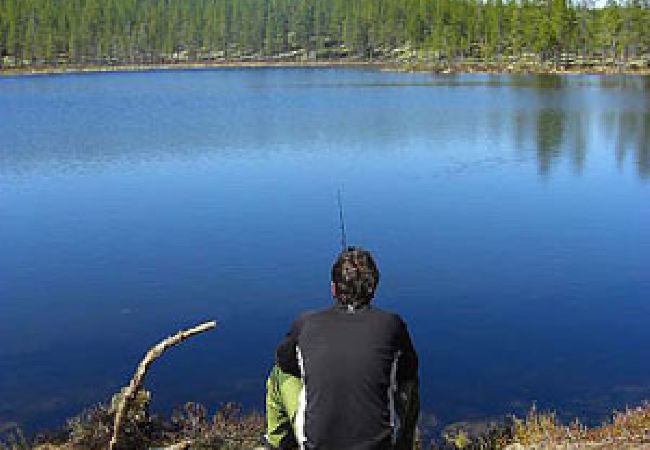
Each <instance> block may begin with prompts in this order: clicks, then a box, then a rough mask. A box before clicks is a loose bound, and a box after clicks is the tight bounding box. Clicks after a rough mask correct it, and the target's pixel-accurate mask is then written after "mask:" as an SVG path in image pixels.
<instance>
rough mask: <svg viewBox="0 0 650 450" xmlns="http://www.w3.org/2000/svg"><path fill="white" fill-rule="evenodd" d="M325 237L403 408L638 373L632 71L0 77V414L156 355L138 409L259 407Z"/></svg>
mask: <svg viewBox="0 0 650 450" xmlns="http://www.w3.org/2000/svg"><path fill="white" fill-rule="evenodd" d="M339 186H343V191H344V194H343V195H344V202H345V210H346V211H345V212H346V220H347V227H348V236H349V240H350V242H351V243H355V244H361V245H363V246H366V247H367V248H369V249H370V250H371V251H373V252H374V253H375V255H376V258H377V261H378V264H379V266H380V270H381V272H382V281H381V284H380V288H379V292H378V297H377V299H376V303H377V305H379V306H381V307H384V308H388V309H392V310H395V311H398V312H399V313H401V314H402V316H403V317H404V318H405V320H406V321H407V322H408V324H409V327H410V331H411V333H412V335H413V338H414V341H415V345H416V348H417V350H418V352H419V355H420V360H421V374H420V375H421V382H422V409H423V424H424V425H425V426H429V427H431V426H435V425H442V424H446V423H450V422H454V421H458V420H467V419H469V420H474V419H476V420H478V419H482V418H486V417H496V416H500V415H502V414H505V413H510V412H516V413H521V412H523V411H525V410H526V409H527V408H528V407H530V406H531V404H532V403H533V402H536V404H537V405H538V407H539V408H551V409H555V410H557V411H558V412H559V413H560V414H561V415H562V416H563V417H567V418H568V417H573V416H580V417H582V418H583V419H586V420H591V421H599V420H601V419H603V418H605V417H606V416H607V415H608V413H609V412H610V411H611V410H612V408H619V407H623V406H625V405H626V404H634V403H637V402H640V401H641V400H643V399H648V398H650V346H648V343H649V342H650V326H649V325H648V323H649V322H650V276H649V263H650V256H649V255H650V231H649V225H650V78H643V77H609V78H608V77H596V76H571V77H535V76H493V75H471V76H470V75H465V76H453V77H441V76H438V77H433V76H431V75H428V74H397V73H382V72H377V71H363V70H340V69H336V70H334V69H260V70H253V69H251V70H235V69H227V70H214V71H209V70H205V71H185V72H183V71H174V72H160V73H156V72H151V73H124V74H120V73H115V74H94V75H65V76H38V77H23V78H9V77H5V78H0V423H1V422H5V421H18V422H19V423H21V424H22V425H23V426H25V427H26V428H27V429H34V428H38V427H43V426H55V425H60V424H62V423H63V422H64V418H65V417H67V416H70V415H72V414H74V413H77V412H78V411H79V410H80V409H81V408H83V407H84V406H88V405H92V404H93V403H96V402H99V401H105V400H106V399H107V398H109V396H110V395H111V393H113V392H115V391H117V390H118V389H119V387H120V386H121V385H123V384H125V383H126V382H127V381H128V379H129V378H130V375H131V373H132V371H133V369H134V367H135V365H136V364H137V362H138V361H139V359H140V357H141V356H142V354H143V353H144V351H145V350H146V349H147V348H148V347H149V346H150V345H152V344H153V343H155V342H157V341H158V340H159V339H160V338H162V337H164V336H166V335H168V334H170V333H172V332H174V331H176V330H177V329H179V328H183V327H186V326H190V325H193V324H195V323H198V322H201V321H203V320H207V319H212V318H216V319H217V320H218V321H219V322H220V325H219V327H218V329H217V330H216V331H214V332H211V333H208V334H205V335H201V336H198V337H195V338H193V339H191V340H190V341H187V342H186V343H184V344H182V346H180V347H177V348H174V349H172V350H170V352H169V353H168V354H166V355H165V356H164V357H163V358H162V359H161V360H159V361H158V362H156V364H155V366H154V367H153V368H152V370H151V372H150V378H149V379H148V382H147V386H148V388H150V389H151V390H152V391H153V398H154V408H155V409H157V410H159V411H168V410H169V409H170V408H171V407H172V406H173V405H176V404H180V403H183V402H185V401H189V400H192V401H199V402H202V403H204V404H206V405H208V406H209V407H210V408H211V409H214V408H216V407H217V406H218V405H219V404H220V403H221V402H225V401H231V400H232V401H238V402H242V403H243V404H244V405H245V406H246V407H247V408H262V407H263V396H264V381H265V376H266V374H267V371H268V369H269V367H270V365H271V364H272V361H273V350H274V347H275V345H276V344H277V342H278V341H279V340H280V339H281V337H282V335H283V334H284V333H285V331H286V330H287V328H288V326H289V324H290V322H291V321H292V319H293V318H294V317H295V316H296V315H298V314H299V312H300V311H302V310H304V309H310V308H318V307H323V306H326V305H328V304H329V303H330V302H331V299H330V296H329V279H328V276H329V269H330V265H331V263H332V261H333V259H334V257H335V255H336V253H337V251H338V249H339V239H340V238H339V234H338V232H339V224H338V212H337V204H336V191H337V189H338V188H339Z"/></svg>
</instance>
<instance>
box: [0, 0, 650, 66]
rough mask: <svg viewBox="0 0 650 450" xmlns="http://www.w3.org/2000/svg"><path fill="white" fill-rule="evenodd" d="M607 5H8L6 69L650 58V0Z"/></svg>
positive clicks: (528, 1)
mask: <svg viewBox="0 0 650 450" xmlns="http://www.w3.org/2000/svg"><path fill="white" fill-rule="evenodd" d="M607 1H608V3H607V4H606V5H604V6H602V5H601V6H598V7H597V5H596V4H595V3H594V0H0V65H2V66H29V65H32V66H33V65H52V64H146V63H170V62H175V61H186V62H194V61H197V62H209V61H222V60H229V59H233V60H244V59H270V58H271V59H296V60H305V59H335V58H355V59H363V60H368V59H378V60H382V59H400V58H406V59H408V58H412V59H413V58H415V59H425V60H429V61H437V62H454V61H464V60H475V61H508V60H513V59H517V58H522V57H526V56H528V57H531V58H535V59H536V60H538V61H555V62H561V61H562V60H563V58H567V57H570V58H572V59H573V60H574V61H575V60H579V61H582V62H583V63H585V64H594V63H598V64H621V63H626V62H630V61H645V64H647V60H648V53H650V0H607ZM567 55H570V56H567ZM644 55H645V60H644V59H643V58H644Z"/></svg>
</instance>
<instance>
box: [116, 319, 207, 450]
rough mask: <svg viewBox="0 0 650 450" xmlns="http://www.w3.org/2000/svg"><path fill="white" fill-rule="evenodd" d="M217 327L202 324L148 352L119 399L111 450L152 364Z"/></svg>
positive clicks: (183, 331) (167, 339)
mask: <svg viewBox="0 0 650 450" xmlns="http://www.w3.org/2000/svg"><path fill="white" fill-rule="evenodd" d="M216 326H217V322H215V321H214V320H213V321H210V322H205V323H202V324H201V325H197V326H196V327H194V328H189V329H187V330H181V331H179V332H178V333H176V334H174V335H173V336H169V337H168V338H166V339H163V340H162V341H160V342H159V343H158V344H157V345H155V346H154V347H152V348H151V349H150V350H149V351H148V352H147V354H146V355H145V356H144V358H143V359H142V361H140V364H139V365H138V368H137V369H136V371H135V374H134V375H133V378H131V382H130V383H129V386H128V387H127V388H126V390H125V391H124V394H123V395H122V396H121V398H120V399H119V402H118V404H117V407H116V409H115V421H114V422H113V436H112V437H111V442H110V444H109V448H110V450H113V449H114V448H115V446H116V445H117V442H118V439H119V436H120V429H121V427H122V421H123V419H124V415H125V414H126V411H127V410H128V407H129V403H130V402H131V400H133V398H134V397H135V394H136V393H137V392H138V390H139V389H140V388H141V387H142V384H143V382H144V377H145V375H146V374H147V370H148V369H149V366H150V365H151V363H153V362H154V361H155V360H156V359H158V358H160V356H162V354H163V353H164V352H165V350H167V349H168V348H170V347H173V346H175V345H177V344H180V343H181V342H183V341H184V340H186V339H188V338H189V337H191V336H194V335H195V334H199V333H203V332H204V331H208V330H211V329H213V328H215V327H216Z"/></svg>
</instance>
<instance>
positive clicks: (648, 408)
mask: <svg viewBox="0 0 650 450" xmlns="http://www.w3.org/2000/svg"><path fill="white" fill-rule="evenodd" d="M123 393H124V390H122V392H120V393H118V394H116V395H114V396H113V399H112V400H111V402H110V403H108V404H105V403H102V404H98V405H95V406H92V407H90V408H88V409H86V410H84V411H83V412H82V413H81V414H79V415H78V416H75V417H73V418H70V419H68V420H67V422H66V424H65V425H64V426H63V427H61V428H60V429H57V430H46V431H42V432H40V433H37V434H35V436H34V437H31V438H27V437H26V436H25V435H24V434H23V433H22V431H21V430H20V428H19V426H18V425H17V424H0V449H1V450H27V449H36V450H105V449H107V448H109V442H110V440H111V435H112V425H113V421H114V417H115V410H116V408H117V404H118V403H119V402H120V401H121V399H122V396H123ZM150 402H151V393H150V392H149V391H145V390H140V391H138V394H137V396H136V397H134V398H133V400H132V403H131V406H130V409H129V411H128V414H126V416H125V417H124V423H123V428H122V431H121V440H120V444H119V445H116V446H115V447H114V448H115V449H117V450H138V449H143V450H144V449H155V450H194V449H202V450H203V449H205V450H207V449H213V450H252V449H255V450H257V449H260V450H261V449H263V448H264V447H263V443H262V436H263V433H264V431H265V423H266V422H265V418H264V416H263V415H262V414H259V413H257V412H249V413H245V412H243V411H242V409H241V407H239V406H238V405H237V404H234V403H226V404H223V405H221V406H220V407H219V408H218V409H217V411H216V412H215V413H214V414H213V415H210V414H209V413H208V409H207V408H206V407H205V406H203V405H200V404H197V403H186V404H185V405H183V406H181V407H177V408H175V409H174V411H173V413H172V415H171V416H170V417H162V416H159V415H155V414H151V413H150V410H149V405H150ZM560 448H561V449H565V450H568V449H571V450H587V449H599V450H620V449H627V450H640V449H648V448H650V403H647V402H646V403H644V404H643V405H641V406H638V407H636V408H628V409H626V410H624V411H615V412H614V413H613V415H612V419H611V420H610V421H607V422H605V423H603V424H602V425H599V426H595V427H587V426H585V425H583V424H582V423H580V422H579V421H578V420H577V419H576V420H574V421H573V422H571V423H568V424H566V423H561V422H560V421H559V420H558V419H557V416H556V414H555V413H554V412H541V411H537V410H536V409H535V407H534V406H533V407H532V408H531V409H530V411H529V412H528V414H527V415H526V416H525V417H516V416H512V415H511V416H507V417H504V418H503V419H501V420H499V421H484V422H458V423H454V424H451V425H448V426H447V427H445V428H444V429H443V430H439V431H438V432H437V436H433V437H426V438H425V437H420V438H419V439H418V440H417V443H416V446H415V447H414V450H474V449H475V450H479V449H480V450H541V449H560Z"/></svg>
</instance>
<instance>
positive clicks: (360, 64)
mask: <svg viewBox="0 0 650 450" xmlns="http://www.w3.org/2000/svg"><path fill="white" fill-rule="evenodd" d="M237 68H253V69H255V68H324V69H331V68H357V69H359V68H361V69H363V68H365V69H375V70H381V71H394V72H415V73H431V74H440V75H460V74H472V73H479V74H513V75H642V76H648V75H650V61H648V62H647V63H645V62H642V61H639V62H637V63H636V64H633V65H625V66H624V65H618V66H616V65H595V64H593V65H571V64H567V65H555V64H553V63H539V62H530V61H524V62H520V61H517V62H514V61H511V62H503V61H487V62H480V61H462V62H458V63H450V64H440V63H433V62H427V61H418V60H411V61H404V60H394V61H389V60H361V59H329V60H307V61H291V60H287V61H282V60H277V59H241V60H223V61H213V62H171V63H170V62H167V63H142V64H110V65H108V64H105V65H104V64H69V65H67V64H66V65H41V66H22V67H0V77H1V76H29V75H58V74H80V73H117V72H149V71H175V70H179V71H180V70H214V69H237Z"/></svg>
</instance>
